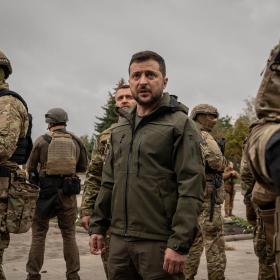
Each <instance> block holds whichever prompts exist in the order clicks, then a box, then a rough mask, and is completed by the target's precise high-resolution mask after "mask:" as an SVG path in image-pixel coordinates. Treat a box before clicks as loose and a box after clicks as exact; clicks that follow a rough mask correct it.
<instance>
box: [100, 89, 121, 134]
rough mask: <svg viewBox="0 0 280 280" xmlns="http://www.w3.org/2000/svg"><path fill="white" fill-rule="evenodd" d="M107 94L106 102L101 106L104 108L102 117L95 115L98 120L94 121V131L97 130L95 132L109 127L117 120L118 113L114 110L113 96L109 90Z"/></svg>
mask: <svg viewBox="0 0 280 280" xmlns="http://www.w3.org/2000/svg"><path fill="white" fill-rule="evenodd" d="M108 95H109V97H108V100H107V104H106V105H104V106H102V107H101V108H102V109H103V110H104V115H103V117H96V118H97V119H98V120H99V122H96V123H95V131H96V132H97V134H99V133H100V132H102V131H104V130H105V129H107V128H109V127H110V126H111V125H112V124H113V123H115V122H117V120H118V115H117V113H116V110H115V108H116V105H115V104H116V102H115V98H114V96H113V95H112V93H111V92H109V93H108Z"/></svg>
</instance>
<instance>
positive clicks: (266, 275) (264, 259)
mask: <svg viewBox="0 0 280 280" xmlns="http://www.w3.org/2000/svg"><path fill="white" fill-rule="evenodd" d="M253 242H254V250H255V254H256V256H257V257H258V259H259V275H258V280H274V279H275V276H274V271H273V263H274V260H275V255H274V253H273V250H272V248H271V246H270V245H269V244H267V242H266V237H265V229H264V225H263V222H262V220H261V218H260V216H259V214H258V211H257V224H256V226H255V229H254V239H253Z"/></svg>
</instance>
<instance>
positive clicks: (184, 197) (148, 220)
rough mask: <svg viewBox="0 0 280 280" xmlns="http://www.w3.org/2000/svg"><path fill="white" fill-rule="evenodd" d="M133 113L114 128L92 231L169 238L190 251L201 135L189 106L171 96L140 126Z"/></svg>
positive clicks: (200, 184)
mask: <svg viewBox="0 0 280 280" xmlns="http://www.w3.org/2000/svg"><path fill="white" fill-rule="evenodd" d="M124 114H125V113H124ZM135 114H136V111H135V110H134V111H133V112H132V113H131V114H128V113H126V114H125V115H124V117H125V118H123V119H122V120H121V121H120V122H119V123H117V124H116V125H115V126H114V127H113V128H112V132H111V139H110V151H109V153H108V155H107V158H106V159H105V164H104V168H103V174H102V187H101V190H100V192H99V194H98V197H97V201H96V204H95V209H94V212H93V215H92V217H91V222H90V230H89V233H90V234H93V233H99V234H105V232H106V230H107V229H108V227H109V226H110V225H111V231H112V233H113V234H116V235H120V236H128V237H132V238H136V239H138V238H140V239H149V240H164V241H165V240H166V241H167V246H168V247H169V248H172V249H174V250H176V251H179V252H181V253H186V252H188V250H189V247H190V246H191V243H192V241H193V238H194V236H195V233H196V229H197V218H198V215H199V213H200V208H201V205H202V201H203V189H204V184H205V178H204V166H203V162H202V156H201V151H200V142H201V138H200V135H199V132H198V131H197V129H196V127H195V124H194V123H193V121H192V120H190V119H189V118H188V116H187V108H186V107H185V106H184V105H182V104H181V103H179V102H177V100H176V98H174V97H173V96H170V95H168V94H167V93H165V94H164V95H163V97H162V99H161V103H160V104H159V106H158V107H157V108H156V109H155V110H154V111H153V112H152V113H150V114H149V115H147V116H145V117H143V118H142V120H141V121H140V122H139V123H138V125H137V126H136V127H134V120H135Z"/></svg>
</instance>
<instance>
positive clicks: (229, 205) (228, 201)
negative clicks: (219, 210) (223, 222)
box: [225, 189, 235, 217]
mask: <svg viewBox="0 0 280 280" xmlns="http://www.w3.org/2000/svg"><path fill="white" fill-rule="evenodd" d="M234 197H235V190H234V189H233V190H232V191H231V192H227V191H225V216H226V217H227V216H232V210H233V202H234Z"/></svg>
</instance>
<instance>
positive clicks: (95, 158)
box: [81, 84, 135, 277]
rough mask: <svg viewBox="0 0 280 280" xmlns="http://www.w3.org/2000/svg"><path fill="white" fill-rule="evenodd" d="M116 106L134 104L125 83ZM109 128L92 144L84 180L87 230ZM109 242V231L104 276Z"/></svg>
mask: <svg viewBox="0 0 280 280" xmlns="http://www.w3.org/2000/svg"><path fill="white" fill-rule="evenodd" d="M115 101H116V107H117V108H122V109H124V110H129V109H130V108H131V107H133V106H135V100H134V99H133V97H132V95H131V92H130V88H129V86H128V85H126V84H120V85H119V86H118V88H117V89H116V92H115ZM110 131H111V128H108V129H106V130H105V131H103V132H101V133H100V135H99V136H98V138H97V139H96V142H95V144H94V149H93V151H92V158H91V161H90V164H89V167H88V170H87V173H86V180H85V186H84V192H83V197H82V205H81V217H82V218H81V219H82V225H83V227H84V228H85V229H86V230H88V225H89V218H90V216H91V213H92V211H93V208H94V203H95V200H96V197H97V195H98V192H99V189H100V186H101V175H102V168H103V162H104V158H105V154H106V150H107V145H108V140H109V137H110ZM109 242H110V233H109V232H108V233H107V236H106V239H105V243H106V248H105V250H104V251H103V252H102V254H101V258H102V262H103V265H104V270H105V273H106V276H107V277H108V271H107V259H108V255H109Z"/></svg>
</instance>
